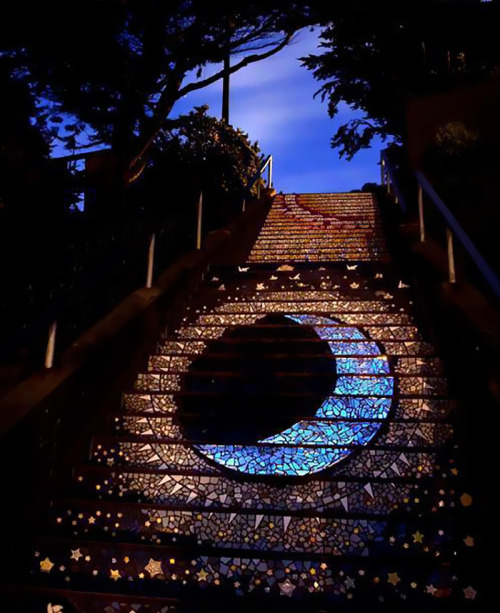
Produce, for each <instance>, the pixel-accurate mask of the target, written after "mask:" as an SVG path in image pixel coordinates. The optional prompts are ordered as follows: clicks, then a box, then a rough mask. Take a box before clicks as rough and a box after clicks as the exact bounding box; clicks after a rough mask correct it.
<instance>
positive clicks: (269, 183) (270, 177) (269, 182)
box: [267, 157, 273, 188]
mask: <svg viewBox="0 0 500 613" xmlns="http://www.w3.org/2000/svg"><path fill="white" fill-rule="evenodd" d="M267 186H268V187H269V188H271V187H272V186H273V158H272V157H271V158H269V168H268V169H267Z"/></svg>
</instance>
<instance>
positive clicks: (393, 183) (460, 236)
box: [380, 151, 500, 300]
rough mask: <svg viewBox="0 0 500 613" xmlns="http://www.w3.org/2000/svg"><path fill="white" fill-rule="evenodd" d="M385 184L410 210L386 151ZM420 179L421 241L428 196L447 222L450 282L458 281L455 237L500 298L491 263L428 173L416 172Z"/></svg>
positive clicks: (424, 234)
mask: <svg viewBox="0 0 500 613" xmlns="http://www.w3.org/2000/svg"><path fill="white" fill-rule="evenodd" d="M380 167H381V179H382V185H384V186H385V187H386V189H387V193H388V194H389V195H394V198H395V202H396V203H397V204H399V206H400V207H401V210H402V211H403V213H406V212H407V211H408V206H407V202H406V199H405V198H404V197H403V195H402V192H401V190H400V188H399V186H398V182H397V177H396V171H395V169H394V167H393V166H392V164H391V162H390V160H389V159H388V157H387V154H386V153H385V151H382V152H381V159H380ZM415 177H416V180H417V203H418V220H419V235H420V242H421V243H424V242H425V241H426V238H427V227H426V222H425V207H426V202H425V201H426V198H424V196H427V201H428V203H429V204H431V205H433V207H434V208H435V210H436V211H437V212H438V213H439V214H440V216H441V217H442V218H443V220H444V221H445V223H446V251H447V258H448V280H449V282H450V283H456V282H457V274H456V265H455V252H454V240H455V239H456V240H457V241H458V242H459V243H460V244H461V245H462V247H463V248H464V250H465V253H466V254H467V256H468V257H469V259H470V260H471V261H472V262H473V264H474V265H475V267H476V268H477V270H478V271H479V272H480V273H481V276H482V277H483V279H484V280H485V281H486V284H487V286H488V288H489V289H490V291H491V292H492V294H493V295H494V296H495V297H496V298H497V299H498V300H500V279H499V278H498V277H497V275H496V274H495V272H494V271H493V270H492V268H491V266H490V265H489V264H488V262H487V261H486V260H485V259H484V257H483V256H482V255H481V253H480V252H479V250H478V249H477V247H476V246H475V244H474V243H473V241H472V240H471V239H470V237H469V236H468V235H467V233H466V232H465V230H464V229H463V228H462V226H461V225H460V224H459V222H458V221H457V219H456V218H455V216H454V215H453V213H452V212H451V211H450V209H449V208H448V207H447V206H446V204H445V203H444V202H443V200H442V199H441V198H440V196H439V195H438V194H437V192H436V190H435V189H434V188H433V187H432V185H431V184H430V183H429V181H428V179H427V178H426V176H425V175H424V174H423V173H422V172H421V171H419V170H417V171H415Z"/></svg>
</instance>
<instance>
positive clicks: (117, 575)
mask: <svg viewBox="0 0 500 613" xmlns="http://www.w3.org/2000/svg"><path fill="white" fill-rule="evenodd" d="M109 573H110V578H111V579H113V580H114V581H118V579H119V578H120V571H119V570H113V569H112V568H111V569H110V571H109Z"/></svg>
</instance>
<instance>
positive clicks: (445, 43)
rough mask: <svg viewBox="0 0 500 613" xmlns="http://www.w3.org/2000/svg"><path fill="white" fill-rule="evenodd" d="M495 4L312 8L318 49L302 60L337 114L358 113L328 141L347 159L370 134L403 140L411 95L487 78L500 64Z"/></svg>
mask: <svg viewBox="0 0 500 613" xmlns="http://www.w3.org/2000/svg"><path fill="white" fill-rule="evenodd" d="M499 9H500V7H499V6H498V4H495V3H483V2H480V0H453V1H452V0H405V1H404V2H401V1H400V0H380V1H378V2H373V1H370V0H352V1H350V2H346V3H343V4H339V3H335V4H330V5H326V4H325V5H324V6H323V8H322V7H321V5H319V4H318V5H317V6H316V11H317V18H318V20H319V21H321V22H322V23H323V25H324V30H323V32H322V35H321V38H322V43H321V46H322V48H323V49H324V52H323V53H322V54H317V55H309V56H308V57H306V58H303V63H304V65H305V66H306V67H307V68H309V69H310V70H312V71H313V74H314V76H315V77H316V79H318V80H319V81H321V82H322V85H321V88H320V89H319V91H318V94H320V95H321V97H322V98H323V99H326V100H327V101H328V111H329V114H330V116H331V117H335V116H336V115H337V114H338V113H339V110H340V109H341V108H342V105H343V104H347V105H349V106H350V107H351V108H353V109H355V110H357V111H359V114H358V115H357V117H356V118H354V119H352V120H350V121H348V122H347V123H344V124H342V125H341V126H340V127H339V129H338V130H337V132H336V134H335V135H334V137H333V138H332V141H331V144H332V147H334V148H339V150H340V154H341V156H342V155H345V156H346V157H347V158H348V159H351V158H352V156H353V155H354V154H355V153H356V152H358V151H359V150H360V149H364V148H367V147H369V146H370V143H371V142H372V140H373V139H374V138H375V137H380V138H382V139H383V140H386V139H388V138H389V139H391V140H395V141H399V142H401V141H402V140H404V138H405V133H406V104H407V102H408V101H409V100H410V99H411V98H413V97H418V96H422V95H426V94H430V93H434V92H436V91H441V90H444V89H447V88H450V87H453V86H456V85H463V84H466V83H470V82H473V81H475V80H478V79H483V78H484V77H486V76H488V75H490V74H491V73H492V72H493V71H494V69H495V68H496V67H497V66H498V65H499V64H500V45H499V42H498V41H499V38H498V36H497V34H496V30H497V27H498V23H499V19H498V17H500V10H499Z"/></svg>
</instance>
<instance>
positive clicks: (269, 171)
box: [248, 155, 273, 198]
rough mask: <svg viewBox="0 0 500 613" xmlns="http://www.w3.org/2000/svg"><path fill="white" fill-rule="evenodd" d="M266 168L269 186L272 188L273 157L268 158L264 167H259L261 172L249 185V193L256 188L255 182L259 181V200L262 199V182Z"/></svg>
mask: <svg viewBox="0 0 500 613" xmlns="http://www.w3.org/2000/svg"><path fill="white" fill-rule="evenodd" d="M266 168H267V186H268V187H272V186H273V156H272V155H268V156H267V158H266V159H265V160H264V162H263V163H262V165H261V166H259V170H258V171H257V172H256V173H255V175H254V176H253V178H252V179H251V180H250V182H249V183H248V191H250V190H251V189H252V187H253V186H254V184H255V182H256V181H258V183H257V198H260V180H261V178H262V174H263V172H264V171H265V170H266Z"/></svg>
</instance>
